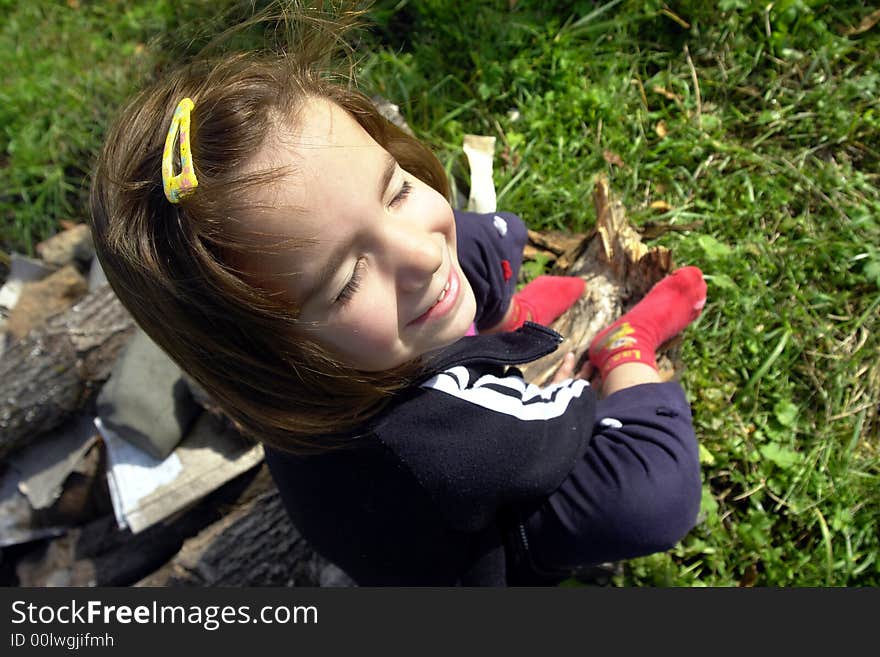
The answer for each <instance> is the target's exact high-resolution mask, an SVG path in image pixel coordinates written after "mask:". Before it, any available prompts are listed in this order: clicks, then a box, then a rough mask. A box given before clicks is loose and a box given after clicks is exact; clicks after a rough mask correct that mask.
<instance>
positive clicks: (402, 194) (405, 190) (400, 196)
mask: <svg viewBox="0 0 880 657" xmlns="http://www.w3.org/2000/svg"><path fill="white" fill-rule="evenodd" d="M411 191H412V184H411V183H410V182H409V181H408V180H404V181H403V185H401V187H400V191H399V192H397V196H395V197H394V198H393V199H391V207H392V208H393V207H394V206H396V205H399V204H400V203H402V202H403V201H404V199H405V198H406V197H407V196H409V193H410V192H411Z"/></svg>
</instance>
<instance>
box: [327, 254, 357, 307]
mask: <svg viewBox="0 0 880 657" xmlns="http://www.w3.org/2000/svg"><path fill="white" fill-rule="evenodd" d="M363 268H364V261H363V260H358V261H357V263H356V264H355V266H354V272H353V273H352V275H351V278H350V279H348V283H346V284H345V287H344V288H342V291H341V292H340V293H339V294H338V295H337V297H336V298H335V299H334V300H333V303H335V304H337V305H339V306H341V307H343V308H344V307H345V306H346V305H347V304H348V302H349V301H351V299H352V297H354V295H355V292H357V291H358V288H360V286H361V275H362V274H363Z"/></svg>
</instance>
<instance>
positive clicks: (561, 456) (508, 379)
mask: <svg viewBox="0 0 880 657" xmlns="http://www.w3.org/2000/svg"><path fill="white" fill-rule="evenodd" d="M594 413H595V395H594V393H593V391H592V389H591V388H590V386H589V384H588V383H587V382H586V381H584V380H574V381H572V380H568V381H565V382H562V383H558V384H553V385H549V386H545V387H543V388H539V387H538V386H535V385H532V384H527V383H525V382H524V381H523V378H522V376H521V374H520V373H519V371H518V370H516V369H515V368H511V369H510V370H508V371H507V372H498V373H497V374H486V373H480V372H479V371H478V370H474V369H469V368H467V367H465V366H457V367H452V368H450V369H448V370H446V371H443V372H441V373H440V374H437V375H435V376H434V377H433V378H431V379H430V380H428V381H426V382H425V383H423V384H422V386H421V387H420V389H419V390H418V392H417V393H416V394H415V395H413V396H412V397H411V398H410V399H409V400H408V401H406V402H404V403H402V404H401V405H399V406H398V407H397V408H396V409H394V411H392V412H390V413H389V414H388V415H387V416H386V418H385V420H384V421H383V422H382V423H381V424H380V425H379V426H378V427H377V428H376V435H377V436H378V437H379V439H380V440H381V441H382V442H384V443H385V444H386V445H387V446H388V447H389V448H390V449H391V450H392V451H393V452H394V453H395V454H396V455H397V458H399V459H400V460H401V462H402V463H403V464H404V465H405V467H407V468H408V469H410V470H411V472H412V473H413V475H414V476H415V477H416V479H417V480H418V481H419V483H420V484H421V485H422V486H423V487H424V488H425V489H426V490H427V491H428V494H429V495H430V496H431V498H432V499H433V500H434V502H435V503H436V504H437V506H438V508H439V510H440V512H441V513H442V514H443V516H444V517H445V519H446V521H447V523H448V524H449V525H450V527H452V528H453V529H457V530H460V531H478V530H480V529H482V528H483V527H485V526H487V525H488V524H489V523H490V522H493V521H494V520H495V518H496V516H497V513H498V511H499V510H500V509H501V508H502V507H505V506H507V505H511V504H515V503H517V502H525V501H536V500H539V499H540V498H542V497H544V496H546V495H549V494H550V493H552V492H553V491H554V490H555V489H556V488H557V487H558V486H559V485H560V484H561V482H562V481H563V480H564V479H565V477H566V476H567V475H568V474H569V472H570V471H571V469H572V468H573V467H574V463H575V461H576V460H577V459H578V458H579V457H580V456H581V455H582V454H583V452H584V450H585V448H586V445H587V443H588V441H589V439H590V435H591V429H592V426H593V419H594Z"/></svg>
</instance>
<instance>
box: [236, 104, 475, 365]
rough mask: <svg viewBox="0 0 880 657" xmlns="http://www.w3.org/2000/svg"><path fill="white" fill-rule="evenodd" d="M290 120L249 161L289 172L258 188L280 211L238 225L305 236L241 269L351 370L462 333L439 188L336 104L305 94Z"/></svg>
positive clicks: (466, 298) (464, 303) (466, 309)
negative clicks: (288, 127)
mask: <svg viewBox="0 0 880 657" xmlns="http://www.w3.org/2000/svg"><path fill="white" fill-rule="evenodd" d="M298 124H299V125H298V128H297V130H296V131H295V132H294V133H293V135H292V139H290V138H287V139H285V140H284V142H283V143H282V144H274V145H272V146H271V147H268V148H266V150H265V151H264V153H263V154H262V156H261V157H260V158H259V159H260V162H258V164H267V165H269V166H277V165H282V166H289V167H290V169H291V171H292V172H293V174H292V175H291V176H290V177H289V178H283V179H282V181H281V182H280V183H279V184H278V186H274V187H273V188H272V189H270V190H266V191H265V192H264V193H262V197H261V198H259V199H258V202H261V203H268V204H270V205H271V206H272V207H275V208H279V209H282V210H283V211H282V212H279V213H273V216H272V217H270V218H267V217H265V216H261V217H259V218H254V219H250V220H248V223H247V226H246V227H247V228H248V229H250V230H253V231H257V232H261V233H264V234H273V236H278V237H281V238H283V239H290V240H291V242H292V243H295V244H304V246H302V247H300V246H296V247H295V248H293V249H291V250H290V251H289V252H288V253H284V254H282V255H280V256H277V257H276V256H270V257H262V256H258V257H253V258H250V262H248V263H247V268H248V269H249V270H250V271H251V272H253V273H255V274H256V275H257V276H258V277H259V278H260V280H262V281H264V282H265V283H266V284H269V285H271V286H272V287H273V289H279V291H281V292H282V293H284V294H287V295H289V296H290V298H291V299H294V300H295V301H296V303H297V304H298V305H299V306H300V308H301V313H300V320H301V321H303V322H315V323H316V325H317V326H318V329H317V330H318V333H317V340H318V342H320V343H321V344H322V345H324V346H325V347H326V348H328V349H329V350H330V351H331V352H333V353H334V354H335V355H336V356H337V357H339V358H340V359H341V360H342V361H343V362H345V363H346V364H348V365H349V366H351V367H354V368H357V369H361V370H367V371H381V370H387V369H391V368H393V367H396V366H397V365H400V364H402V363H404V362H406V361H408V360H411V359H413V358H415V357H417V356H420V355H422V354H425V353H427V352H429V351H432V350H434V349H438V348H440V347H444V346H446V345H448V344H450V343H452V342H454V341H455V340H457V339H458V338H460V337H462V336H463V335H464V334H465V333H466V332H467V329H468V327H469V326H470V324H471V322H473V319H474V314H475V312H476V301H475V299H474V293H473V291H472V290H471V287H470V284H469V283H468V281H467V279H466V278H465V277H464V274H463V273H462V270H461V267H460V265H459V263H458V256H457V253H456V242H455V221H454V217H453V214H452V208H451V207H450V205H449V203H447V201H446V199H444V198H443V196H442V195H441V194H439V193H438V192H437V191H435V190H434V189H433V188H432V187H430V186H428V185H426V184H425V183H423V182H421V181H420V180H418V179H417V178H415V177H414V176H412V175H410V174H409V173H407V172H406V171H404V170H403V169H402V168H401V167H400V166H399V165H398V164H397V162H396V161H395V160H394V158H393V157H392V156H391V155H390V154H389V153H388V151H386V150H385V149H384V148H382V147H381V146H380V145H379V144H378V143H376V142H375V141H374V140H373V138H372V137H371V136H370V135H369V134H368V133H367V132H366V131H365V130H364V129H363V128H362V127H361V126H360V124H358V123H357V122H356V121H355V120H354V119H353V118H351V116H350V115H349V114H348V113H347V112H346V111H345V110H343V109H342V108H340V107H339V106H337V105H335V104H333V103H330V102H328V101H325V100H319V99H312V100H309V101H308V102H307V104H306V105H305V107H304V108H303V110H302V112H301V114H300V115H299V121H298Z"/></svg>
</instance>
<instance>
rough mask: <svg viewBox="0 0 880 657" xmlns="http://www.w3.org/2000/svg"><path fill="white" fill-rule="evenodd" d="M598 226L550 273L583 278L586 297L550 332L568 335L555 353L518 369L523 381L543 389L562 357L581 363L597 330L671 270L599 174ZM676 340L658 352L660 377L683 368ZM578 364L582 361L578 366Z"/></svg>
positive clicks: (668, 257)
mask: <svg viewBox="0 0 880 657" xmlns="http://www.w3.org/2000/svg"><path fill="white" fill-rule="evenodd" d="M593 203H594V205H595V207H596V228H595V230H594V231H593V232H592V233H589V234H588V235H586V236H585V237H584V238H583V240H582V241H581V242H580V243H579V244H578V245H576V246H575V247H573V248H572V249H571V251H569V252H568V253H565V254H563V255H561V256H559V258H558V259H557V260H556V261H557V266H556V268H555V269H554V270H553V271H552V272H551V273H553V274H560V275H566V276H581V277H582V278H583V279H584V280H585V281H586V282H587V288H586V291H585V292H584V296H583V298H582V299H581V300H580V301H578V302H577V303H576V304H575V305H574V306H572V307H571V308H570V309H569V310H568V311H566V312H565V314H563V315H562V316H561V317H560V318H559V319H557V320H556V321H555V322H554V323H553V324H552V325H551V327H550V328H552V329H554V330H555V331H558V332H559V333H560V334H562V335H563V336H564V337H565V342H564V343H563V344H562V346H561V348H560V349H559V350H557V351H556V352H554V353H552V354H549V355H547V356H545V357H544V358H541V359H539V360H537V361H534V362H532V363H528V364H527V365H524V366H522V367H520V369H521V370H522V372H523V376H524V377H525V379H526V380H527V381H529V382H531V383H534V384H536V385H543V384H545V383H547V382H549V380H550V379H551V378H552V376H553V374H554V372H555V371H556V369H557V368H558V366H559V364H560V362H561V360H562V355H563V354H565V353H566V352H567V351H571V350H574V351H575V353H576V354H578V355H580V361H582V360H583V358H584V357H585V356H586V350H587V348H588V347H589V344H590V341H591V340H592V339H593V336H595V335H596V334H597V333H598V332H599V331H601V330H602V329H603V328H605V327H606V326H608V325H609V324H611V322H613V321H614V320H615V319H617V318H618V317H619V316H620V315H621V314H623V313H624V312H626V311H627V310H628V309H629V308H630V307H632V306H634V305H635V304H636V303H637V302H638V301H639V300H640V299H641V298H642V297H643V296H645V294H647V292H648V291H649V290H650V289H651V287H653V285H654V284H655V283H656V282H658V281H659V280H660V279H662V278H664V277H665V276H666V275H667V274H668V273H669V272H671V271H672V269H673V263H672V253H671V252H670V251H669V250H668V249H667V248H665V247H662V246H656V247H651V248H649V247H647V246H646V245H645V244H643V243H642V240H641V237H640V236H639V234H638V233H637V232H636V230H635V229H634V228H633V227H632V226H631V225H630V223H629V221H628V220H627V218H626V211H625V209H624V207H623V204H622V203H621V202H620V201H618V200H616V199H613V198H612V196H611V190H610V188H609V185H608V180H607V179H606V178H605V177H604V176H600V177H599V179H598V180H597V182H596V186H595V189H594V192H593ZM675 344H676V342H675V341H672V342H671V343H670V344H669V345H665V346H664V348H663V349H661V351H660V352H659V353H658V365H659V366H660V373H661V376H662V377H663V378H664V379H665V380H668V379H671V378H673V377H674V376H675V375H676V374H677V372H678V371H679V369H680V366H681V365H680V362H679V360H678V358H677V353H676V351H675V348H674V347H675ZM578 366H580V362H579V364H578Z"/></svg>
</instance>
